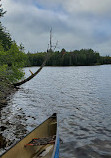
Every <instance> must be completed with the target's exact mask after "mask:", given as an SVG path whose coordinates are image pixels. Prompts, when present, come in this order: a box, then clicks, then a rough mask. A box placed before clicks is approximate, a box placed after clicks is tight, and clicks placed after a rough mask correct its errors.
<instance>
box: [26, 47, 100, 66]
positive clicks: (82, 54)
mask: <svg viewBox="0 0 111 158" xmlns="http://www.w3.org/2000/svg"><path fill="white" fill-rule="evenodd" d="M45 55H46V53H35V54H31V53H28V54H27V57H28V64H27V65H28V66H40V65H41V64H42V62H43V61H44V58H45ZM99 62H100V55H99V53H97V52H94V51H93V50H92V49H81V50H80V51H79V50H75V51H72V52H67V51H66V50H65V49H64V48H63V49H62V50H61V52H59V51H57V52H54V53H53V54H52V55H51V57H50V59H49V60H48V61H47V63H46V65H47V66H82V65H96V64H97V63H99Z"/></svg>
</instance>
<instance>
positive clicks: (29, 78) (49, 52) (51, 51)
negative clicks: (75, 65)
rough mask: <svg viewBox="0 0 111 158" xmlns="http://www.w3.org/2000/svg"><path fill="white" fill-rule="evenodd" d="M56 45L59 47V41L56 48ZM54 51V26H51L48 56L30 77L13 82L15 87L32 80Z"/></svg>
mask: <svg viewBox="0 0 111 158" xmlns="http://www.w3.org/2000/svg"><path fill="white" fill-rule="evenodd" d="M56 47H57V43H56V46H55V47H54V50H55V48H56ZM52 53H53V50H52V28H51V30H50V45H49V49H48V50H47V54H46V58H45V60H44V61H43V63H42V65H41V66H40V68H39V69H38V70H37V71H36V72H35V73H31V75H30V76H29V77H28V78H26V79H24V80H23V81H20V82H18V83H14V84H13V85H14V87H17V86H20V85H22V84H24V83H26V82H28V81H30V80H31V79H32V78H33V77H35V76H36V75H37V74H38V73H39V72H40V71H41V70H42V68H43V67H44V66H45V64H46V62H47V61H48V59H49V58H50V56H51V54H52Z"/></svg>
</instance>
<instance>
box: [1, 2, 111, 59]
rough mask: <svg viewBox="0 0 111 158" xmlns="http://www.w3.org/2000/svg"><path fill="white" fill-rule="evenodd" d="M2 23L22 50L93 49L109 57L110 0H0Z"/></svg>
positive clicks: (110, 36)
mask: <svg viewBox="0 0 111 158" xmlns="http://www.w3.org/2000/svg"><path fill="white" fill-rule="evenodd" d="M1 3H2V7H3V9H4V10H6V11H7V13H6V15H5V16H4V17H3V18H2V24H3V25H4V26H5V27H6V28H7V30H8V31H9V32H10V34H11V36H12V39H13V40H15V41H16V42H17V44H20V43H23V45H24V47H25V51H26V52H28V51H30V52H31V53H35V52H41V51H46V50H47V48H48V44H49V36H50V29H51V28H52V43H53V45H55V43H56V42H57V41H58V46H57V48H56V50H61V49H62V48H65V49H66V50H67V51H73V50H80V49H82V48H83V49H89V48H91V49H93V50H94V51H97V52H99V53H100V55H110V56H111V0H1Z"/></svg>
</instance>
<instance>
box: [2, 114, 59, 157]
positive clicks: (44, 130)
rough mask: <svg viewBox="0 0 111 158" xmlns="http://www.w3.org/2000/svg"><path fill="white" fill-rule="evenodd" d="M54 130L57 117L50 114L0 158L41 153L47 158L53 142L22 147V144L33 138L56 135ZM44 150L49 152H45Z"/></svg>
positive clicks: (50, 153)
mask: <svg viewBox="0 0 111 158" xmlns="http://www.w3.org/2000/svg"><path fill="white" fill-rule="evenodd" d="M56 130H57V118H56V116H55V115H52V116H51V117H50V118H48V119H47V120H46V121H44V122H43V123H42V124H41V125H39V126H38V127H37V128H35V129H34V130H33V131H32V132H31V133H29V134H28V135H27V136H26V137H25V138H24V139H22V140H21V141H20V142H18V143H17V144H16V145H14V146H13V147H12V148H11V149H9V150H8V151H7V152H6V153H5V154H3V155H2V156H1V157H0V158H38V157H40V156H41V155H42V153H43V155H44V156H42V157H44V158H49V157H51V155H52V153H53V149H54V144H53V145H51V144H48V145H40V146H26V147H24V145H26V144H28V143H29V142H30V141H31V140H32V139H33V138H44V137H49V136H53V135H56ZM46 151H49V152H48V153H47V154H45V152H46Z"/></svg>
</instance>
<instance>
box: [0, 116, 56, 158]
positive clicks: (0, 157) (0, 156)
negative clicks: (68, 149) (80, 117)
mask: <svg viewBox="0 0 111 158" xmlns="http://www.w3.org/2000/svg"><path fill="white" fill-rule="evenodd" d="M51 118H55V119H57V115H56V114H55V113H54V114H53V115H52V116H50V117H49V118H47V119H46V120H44V121H43V122H42V123H41V124H39V125H38V126H37V127H35V128H34V129H33V130H32V131H30V132H29V133H28V134H26V135H25V136H24V137H23V138H22V139H20V140H19V141H18V142H16V143H15V144H13V145H12V146H11V147H9V149H7V150H6V151H5V152H4V153H2V155H0V158H2V157H4V155H5V154H6V153H7V152H8V151H9V150H11V149H12V148H14V147H15V146H16V145H17V144H18V143H20V142H21V141H22V140H23V139H25V138H26V137H27V136H28V135H30V134H31V133H33V132H34V131H35V130H36V129H37V128H38V127H39V126H41V125H42V124H44V123H45V122H46V121H48V120H49V119H51ZM56 134H57V133H56ZM56 139H57V137H56ZM55 144H56V141H55ZM54 148H55V145H54Z"/></svg>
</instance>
